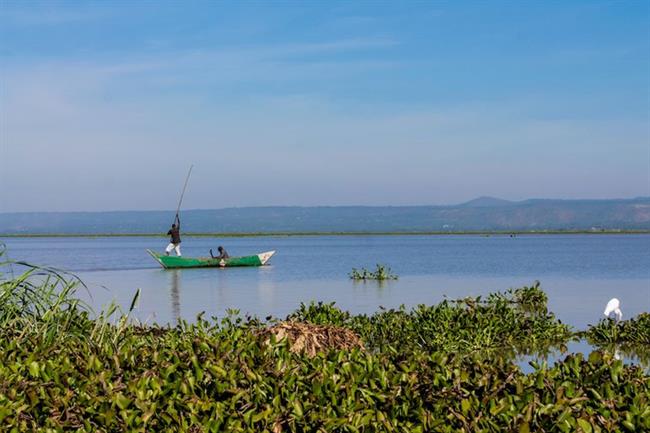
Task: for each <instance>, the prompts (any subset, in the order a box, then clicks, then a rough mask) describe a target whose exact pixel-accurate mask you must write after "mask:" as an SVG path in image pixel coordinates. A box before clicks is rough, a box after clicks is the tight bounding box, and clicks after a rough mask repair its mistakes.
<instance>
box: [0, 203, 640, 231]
mask: <svg viewBox="0 0 650 433" xmlns="http://www.w3.org/2000/svg"><path fill="white" fill-rule="evenodd" d="M172 219H173V211H124V212H52V213H43V212H25V213H23V212H21V213H0V234H21V233H23V234H25V233H30V234H62V233H66V234H93V233H114V234H125V233H165V232H167V230H168V226H169V224H170V223H171V220H172ZM182 229H183V231H184V232H185V233H188V232H193V233H250V232H439V231H443V232H459V231H544V230H596V231H598V230H603V229H606V230H650V197H640V198H635V199H616V200H525V201H519V202H511V201H507V200H500V199H496V198H491V197H481V198H478V199H475V200H472V201H469V202H467V203H463V204H459V205H453V206H332V207H330V206H323V207H246V208H226V209H213V210H186V211H183V212H182Z"/></svg>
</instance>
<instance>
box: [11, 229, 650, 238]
mask: <svg viewBox="0 0 650 433" xmlns="http://www.w3.org/2000/svg"><path fill="white" fill-rule="evenodd" d="M576 234H584V235H621V234H623V235H636V234H650V230H540V231H532V230H524V231H522V230H513V231H503V230H498V231H484V230H477V231H471V230H468V231H457V232H443V231H424V232H390V231H388V232H246V233H189V232H188V233H183V236H184V237H197V238H202V237H220V238H244V237H273V236H277V237H294V236H296V237H299V236H458V235H474V236H493V235H494V236H510V235H516V236H519V235H576ZM119 237H156V238H164V237H167V235H166V234H164V233H11V234H0V238H119Z"/></svg>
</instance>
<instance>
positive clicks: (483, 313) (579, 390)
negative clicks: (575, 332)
mask: <svg viewBox="0 0 650 433" xmlns="http://www.w3.org/2000/svg"><path fill="white" fill-rule="evenodd" d="M0 267H2V263H0ZM32 269H35V270H34V271H31V272H30V271H28V273H25V274H22V275H19V276H16V277H8V278H7V279H2V278H4V275H3V276H0V298H1V299H3V300H5V301H6V302H3V303H0V317H1V319H0V431H7V432H13V431H16V432H18V431H30V432H43V433H45V432H58V431H77V432H98V431H101V432H122V431H134V432H150V431H160V432H188V433H198V432H205V433H208V432H221V431H228V432H266V433H280V432H305V431H313V432H374V431H385V432H415V433H417V432H421V433H422V432H429V431H436V432H457V431H464V432H474V431H485V432H501V431H517V432H527V431H531V432H532V431H540V432H569V431H582V432H598V431H649V430H650V377H648V376H647V375H646V374H645V373H644V371H643V370H642V369H640V368H638V367H635V366H630V365H625V364H623V362H621V361H618V360H616V359H614V358H613V357H612V356H611V355H609V354H607V353H603V352H594V353H592V354H591V355H590V356H589V357H588V358H586V359H585V358H584V357H583V356H582V355H581V354H577V355H569V356H567V357H566V358H565V359H564V360H562V361H559V362H557V363H556V364H555V365H553V366H548V365H546V364H541V365H537V364H532V366H533V368H534V370H533V371H532V372H531V373H529V374H524V373H523V372H522V371H521V369H520V368H519V367H518V366H517V365H516V364H515V363H514V362H513V361H512V360H511V359H510V358H509V357H508V356H502V355H503V353H506V352H507V351H506V350H503V351H501V350H500V349H498V348H501V347H511V346H513V345H517V344H523V345H529V344H535V343H536V342H542V341H546V340H551V341H555V340H557V341H560V340H562V339H566V338H570V336H571V331H570V330H569V329H568V328H567V327H566V326H565V325H562V324H561V323H559V321H557V320H556V319H555V318H554V316H553V315H552V314H549V313H547V312H546V311H545V305H544V308H543V309H542V308H532V309H531V308H528V307H526V308H524V306H525V305H528V306H530V304H531V303H530V302H522V299H521V296H523V295H522V294H523V293H526V294H528V295H530V296H526V299H529V300H530V299H537V300H538V301H536V302H533V303H532V304H533V305H536V306H537V307H541V306H542V305H541V300H542V298H543V297H542V295H541V294H540V293H537V292H535V291H534V290H530V289H531V288H528V290H526V291H523V292H522V291H520V292H518V293H519V298H518V295H517V294H516V293H517V292H516V291H511V292H505V293H499V294H494V295H491V296H488V297H487V298H485V299H482V298H467V299H464V300H457V301H445V302H443V303H441V304H439V305H436V306H418V307H416V308H414V309H412V310H410V311H406V310H405V309H404V308H401V309H397V310H383V311H379V312H377V313H375V314H373V315H371V316H366V315H351V314H349V313H348V312H345V311H341V310H340V309H338V308H336V307H335V306H334V305H332V304H310V305H302V306H301V308H300V309H299V310H298V311H296V312H294V313H292V314H291V315H289V317H288V318H287V321H281V322H271V323H262V322H260V321H259V320H257V319H255V318H241V317H239V316H238V314H237V313H236V312H234V311H233V312H231V313H232V314H230V315H229V316H227V317H225V318H223V319H221V320H217V319H214V318H213V319H211V320H206V319H204V318H203V317H202V316H199V317H197V319H196V322H195V323H191V324H190V323H187V322H184V321H181V322H179V323H178V324H177V325H176V326H174V327H159V326H156V325H153V326H149V327H143V326H141V325H137V324H133V323H131V322H129V321H127V320H125V316H122V317H116V318H113V321H112V322H111V321H109V318H110V317H112V314H113V313H114V312H116V309H115V308H114V307H112V308H111V309H109V311H107V312H106V313H102V314H99V315H98V316H96V317H95V318H94V319H92V318H90V312H89V310H88V309H87V308H86V307H85V306H83V305H82V304H80V303H78V302H76V301H75V299H74V290H75V288H76V287H79V284H80V282H78V281H77V280H75V279H74V278H70V277H68V276H66V275H64V274H56V273H53V272H54V271H52V270H47V269H40V268H36V267H34V268H32ZM57 275H58V276H57ZM48 277H49V279H48ZM534 289H535V290H540V289H539V288H534ZM135 301H136V299H134V302H135ZM111 310H112V311H111ZM644 320H645V319H644ZM638 322H639V321H637V325H636V326H640V324H639V323H638ZM643 323H645V322H643ZM642 326H646V325H642ZM362 345H363V346H362ZM361 347H365V349H361ZM481 348H485V349H493V350H491V351H490V350H481ZM486 352H491V354H490V356H486Z"/></svg>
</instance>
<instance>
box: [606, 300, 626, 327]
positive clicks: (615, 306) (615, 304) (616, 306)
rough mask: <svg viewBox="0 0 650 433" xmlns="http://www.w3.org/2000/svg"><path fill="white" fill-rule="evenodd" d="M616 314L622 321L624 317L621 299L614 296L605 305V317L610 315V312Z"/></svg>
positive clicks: (617, 318) (618, 319)
mask: <svg viewBox="0 0 650 433" xmlns="http://www.w3.org/2000/svg"><path fill="white" fill-rule="evenodd" d="M612 313H614V314H616V321H617V322H620V321H621V319H622V318H623V312H622V311H621V301H619V300H618V299H616V298H612V299H610V300H609V302H608V303H607V306H606V307H605V313H604V314H605V317H609V315H610V314H612Z"/></svg>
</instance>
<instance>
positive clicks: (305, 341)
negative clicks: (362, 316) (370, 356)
mask: <svg viewBox="0 0 650 433" xmlns="http://www.w3.org/2000/svg"><path fill="white" fill-rule="evenodd" d="M259 336H260V337H261V338H262V339H263V341H264V343H265V344H270V340H271V336H274V337H275V341H278V342H279V341H281V340H283V339H285V338H287V339H288V342H289V350H291V352H293V353H305V354H306V355H307V356H309V357H314V356H316V354H317V353H318V352H325V351H327V350H332V349H334V350H341V349H343V350H351V349H355V348H359V349H362V350H363V349H364V346H363V342H362V341H361V338H359V336H358V335H357V334H356V333H355V332H354V331H352V330H351V329H348V328H343V327H340V326H333V325H314V324H312V323H307V322H294V321H286V322H279V323H276V324H275V325H273V326H271V327H268V328H265V329H263V330H262V331H260V333H259Z"/></svg>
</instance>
